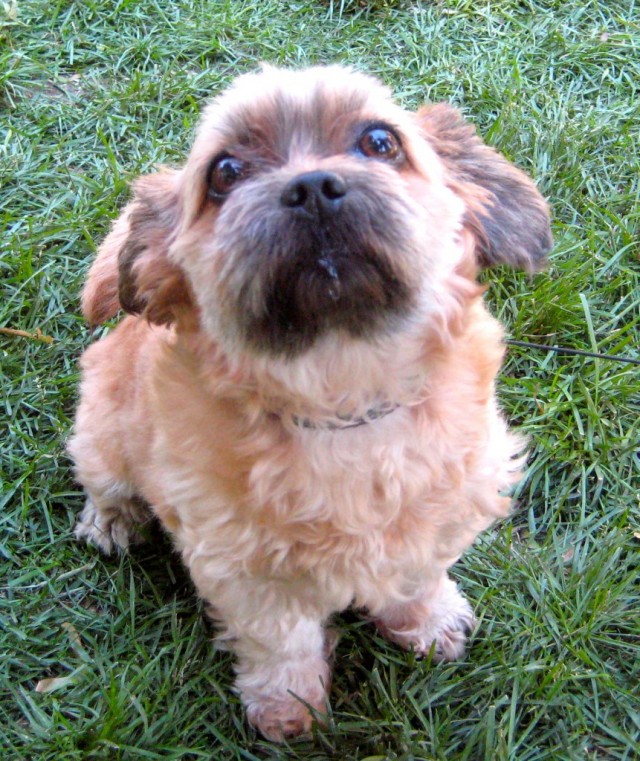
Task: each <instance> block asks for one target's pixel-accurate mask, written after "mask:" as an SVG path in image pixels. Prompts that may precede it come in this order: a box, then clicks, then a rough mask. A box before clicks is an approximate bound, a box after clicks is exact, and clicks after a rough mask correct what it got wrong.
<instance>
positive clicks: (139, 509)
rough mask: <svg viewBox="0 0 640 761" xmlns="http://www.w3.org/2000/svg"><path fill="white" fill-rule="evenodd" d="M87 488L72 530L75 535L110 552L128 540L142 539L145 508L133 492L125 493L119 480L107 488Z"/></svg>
mask: <svg viewBox="0 0 640 761" xmlns="http://www.w3.org/2000/svg"><path fill="white" fill-rule="evenodd" d="M86 491H87V500H86V502H85V506H84V509H83V510H82V512H81V513H80V517H79V519H78V522H77V523H76V527H75V530H74V534H75V536H76V538H77V539H84V540H85V541H86V542H89V543H90V544H94V545H95V546H96V547H98V548H99V549H100V550H102V552H104V553H105V554H107V555H110V554H111V553H112V552H113V551H114V550H125V549H126V548H127V547H128V546H129V545H130V544H140V543H141V542H143V541H144V537H143V534H142V533H141V530H140V529H141V527H142V526H143V524H144V523H146V522H148V520H149V511H148V509H147V508H146V506H145V505H144V503H143V502H142V501H141V500H140V499H139V498H137V497H136V496H133V495H129V496H127V494H126V491H125V490H124V489H123V488H122V485H120V484H114V485H113V488H112V489H111V490H110V492H107V493H102V494H98V493H97V492H95V491H89V490H86Z"/></svg>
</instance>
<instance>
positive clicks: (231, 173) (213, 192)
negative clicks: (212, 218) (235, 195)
mask: <svg viewBox="0 0 640 761" xmlns="http://www.w3.org/2000/svg"><path fill="white" fill-rule="evenodd" d="M246 174H247V164H246V162H244V161H243V160H242V159H239V158H237V157H236V156H230V155H229V154H224V155H222V156H219V157H218V158H217V159H214V160H213V162H212V163H211V167H210V168H209V197H210V198H213V200H215V201H221V200H222V199H223V198H224V197H225V196H226V195H228V194H229V193H230V192H231V190H232V189H233V186H234V185H235V184H236V183H237V182H239V181H240V180H241V179H242V178H243V177H245V176H246Z"/></svg>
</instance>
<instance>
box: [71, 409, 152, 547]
mask: <svg viewBox="0 0 640 761" xmlns="http://www.w3.org/2000/svg"><path fill="white" fill-rule="evenodd" d="M85 423H86V421H85V420H83V418H81V417H79V418H78V421H77V425H76V431H75V435H74V436H73V437H72V438H71V440H70V441H69V443H68V445H67V449H68V451H69V454H70V455H71V456H72V457H73V459H74V460H75V464H76V467H75V473H76V478H77V480H78V481H79V482H80V483H81V484H82V486H83V487H84V490H85V493H86V495H87V500H86V502H85V506H84V509H83V510H82V512H81V513H80V517H79V519H78V522H77V524H76V528H75V532H74V533H75V535H76V537H77V538H78V539H83V540H85V541H86V542H89V543H90V544H94V545H95V546H96V547H98V548H99V549H100V550H102V552H104V553H105V554H107V555H110V554H111V553H112V552H113V551H114V550H124V549H126V548H127V547H128V546H129V545H130V544H139V543H140V542H142V541H143V536H142V534H141V532H140V528H141V526H142V525H143V524H145V523H147V522H148V521H149V518H150V511H149V509H148V507H147V506H146V505H145V503H144V502H143V501H142V500H141V499H139V498H138V497H137V496H136V494H135V490H134V487H133V486H132V485H131V484H130V483H129V481H128V480H127V478H126V467H125V462H124V459H123V457H122V452H121V451H118V448H117V447H116V445H115V443H114V441H113V439H110V438H107V437H105V436H103V435H102V432H101V431H100V429H99V428H97V427H96V426H95V425H91V426H90V425H86V424H85Z"/></svg>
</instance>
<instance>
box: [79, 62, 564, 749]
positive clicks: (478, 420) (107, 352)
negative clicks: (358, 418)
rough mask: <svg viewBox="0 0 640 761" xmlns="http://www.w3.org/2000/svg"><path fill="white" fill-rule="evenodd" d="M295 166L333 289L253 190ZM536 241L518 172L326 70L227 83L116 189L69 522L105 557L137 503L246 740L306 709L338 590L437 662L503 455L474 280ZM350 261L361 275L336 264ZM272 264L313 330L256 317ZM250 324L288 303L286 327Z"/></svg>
mask: <svg viewBox="0 0 640 761" xmlns="http://www.w3.org/2000/svg"><path fill="white" fill-rule="evenodd" d="M374 120H375V121H376V122H384V124H390V125H392V126H393V129H394V130H395V131H396V132H397V133H398V134H399V135H401V139H402V147H403V150H404V159H403V162H402V164H401V165H400V164H396V165H391V164H390V163H389V162H385V161H378V160H376V159H370V158H363V157H361V156H359V155H357V154H354V153H353V151H351V150H350V146H351V144H352V142H353V140H354V138H353V135H354V134H355V133H356V132H355V131H357V129H359V128H360V127H359V125H361V124H369V123H371V122H372V121H374ZM349 141H351V143H349ZM221 151H228V152H230V153H233V154H234V155H241V156H243V157H248V158H247V161H249V162H250V166H251V167H254V168H255V169H254V173H253V174H252V175H251V176H250V177H249V178H248V179H246V180H243V181H242V182H241V183H239V184H238V186H237V187H236V188H234V189H233V190H232V192H231V193H230V195H229V196H228V198H227V199H226V200H225V201H224V203H222V204H216V203H213V202H212V201H211V200H210V198H209V196H208V194H207V181H208V180H207V177H208V171H209V169H208V168H209V166H210V164H211V160H212V158H213V157H215V156H217V155H219V154H220V153H221ZM317 169H320V170H322V171H326V172H336V173H340V176H343V177H345V178H346V182H347V184H349V183H351V184H350V185H349V187H350V188H354V190H353V192H352V191H351V190H350V194H351V195H349V197H348V199H347V200H348V201H349V204H351V205H350V206H349V207H348V210H349V218H348V220H346V221H340V222H339V224H340V225H341V226H340V227H337V228H336V229H335V230H333V232H332V238H331V239H332V240H334V241H335V240H338V239H340V238H339V235H340V234H342V233H341V231H343V232H344V236H345V240H347V243H345V244H344V246H343V248H344V250H342V249H341V250H340V251H339V252H338V253H339V256H340V257H341V258H339V260H338V266H339V267H340V268H341V272H340V277H341V278H342V279H343V282H344V284H345V285H344V287H345V288H347V294H346V296H344V299H343V300H342V301H339V303H338V305H337V306H336V305H335V298H336V297H335V295H334V294H332V295H330V296H327V295H326V292H325V291H326V290H327V289H326V288H323V286H322V282H323V281H319V280H318V278H319V277H321V273H319V271H316V269H314V267H315V265H314V264H313V262H311V264H308V263H305V264H304V266H303V265H302V264H300V265H299V266H298V265H296V266H292V261H295V257H296V256H298V249H297V243H296V241H298V240H300V238H298V237H296V236H294V235H291V236H289V237H287V236H288V235H289V233H288V230H290V229H291V227H292V226H293V222H290V221H289V217H283V216H282V215H283V214H284V212H283V211H282V209H281V205H279V204H278V203H277V196H278V193H279V192H280V191H279V189H280V188H281V187H283V185H284V184H285V183H287V182H290V180H291V178H292V177H296V176H298V175H300V173H304V172H308V171H310V170H317ZM365 188H366V189H365ZM274 197H275V198H276V201H274V200H273V199H274ZM372 208H375V214H373V212H371V209H372ZM287 213H288V212H287ZM385 215H386V219H385ZM344 216H345V217H346V214H345V215H344ZM341 219H342V217H341ZM316 222H317V224H320V222H318V221H317V220H316ZM296 224H297V225H298V224H299V223H298V222H296ZM322 224H325V222H322ZM331 224H333V222H332V223H331ZM336 225H338V222H336ZM358 225H359V226H358ZM296 229H298V228H296ZM305 230H306V228H302V227H300V228H299V230H298V232H297V233H296V235H305V234H307V233H306V232H305ZM389 230H392V231H393V235H390V234H389V233H388V231H389ZM300 231H301V232H300ZM385 231H386V232H385ZM309 234H311V233H309ZM314 234H315V233H314ZM314 240H315V238H314ZM323 240H324V238H323ZM281 241H284V242H281ZM550 242H551V241H550V235H549V220H548V211H547V207H546V204H545V203H544V201H543V200H542V198H541V197H540V195H539V194H538V192H537V191H536V189H535V187H534V185H533V184H532V183H531V182H530V180H528V178H526V176H525V175H524V174H523V173H521V172H520V171H519V170H517V169H515V167H513V166H512V165H510V164H509V163H508V162H507V161H506V160H505V159H504V158H503V157H501V156H500V155H499V154H497V153H496V152H495V151H493V149H490V148H488V147H487V146H485V145H484V144H483V143H482V142H481V141H480V139H479V138H478V137H477V136H476V135H475V132H474V131H473V129H472V128H471V127H469V126H468V125H466V124H465V123H464V122H463V121H462V119H461V117H460V116H459V114H458V113H457V112H456V111H455V110H454V109H452V108H451V107H449V106H444V105H442V106H431V107H426V108H425V109H422V110H421V111H419V112H418V113H417V114H411V113H408V112H406V111H403V110H402V109H400V108H399V107H398V106H397V105H395V104H394V103H393V101H392V100H391V98H390V96H389V93H388V92H387V90H386V88H384V87H383V86H381V85H380V84H379V83H377V82H376V81H375V80H373V79H370V78H368V77H366V76H365V75H363V74H359V73H356V72H353V71H350V70H346V69H342V68H339V67H326V68H323V67H317V68H314V69H310V70H306V71H302V72H291V71H281V70H276V69H272V68H265V69H264V70H263V71H262V72H260V73H258V74H252V75H245V76H244V77H241V78H240V79H239V80H237V82H236V83H235V84H234V85H233V86H232V87H231V88H230V89H229V90H228V91H227V92H225V93H223V94H222V95H221V96H219V97H218V98H217V99H215V100H214V101H213V103H212V104H211V105H210V106H209V107H208V108H207V110H206V111H205V113H204V117H203V121H202V123H201V126H200V129H199V131H198V134H197V137H196V141H195V144H194V147H193V149H192V151H191V154H190V156H189V158H188V160H187V162H186V164H185V165H184V167H182V168H181V169H179V170H164V171H162V172H159V173H158V174H155V175H151V176H148V177H145V178H141V179H140V180H138V181H137V183H136V184H135V185H134V197H133V199H132V201H131V202H130V203H129V205H128V206H127V207H126V208H125V210H124V211H123V213H122V215H121V217H120V218H119V219H118V220H117V221H116V222H115V224H114V227H113V230H112V232H111V233H110V235H109V236H108V237H107V238H106V240H105V241H104V243H103V244H102V246H101V248H100V250H99V252H98V256H97V259H96V261H95V262H94V264H93V266H92V268H91V271H90V273H89V277H88V281H87V285H86V286H85V290H84V293H83V311H84V314H85V316H86V317H87V318H88V320H89V321H90V322H91V323H94V324H95V323H98V322H101V321H103V320H105V319H107V318H108V317H110V316H112V315H113V314H114V313H115V312H116V311H117V309H118V308H119V306H120V305H122V306H123V307H124V308H125V309H126V310H128V311H129V312H131V313H132V315H130V316H127V317H126V318H125V319H124V320H123V321H122V322H121V323H120V325H119V326H118V327H117V329H115V330H114V331H113V332H111V333H110V334H109V335H108V336H107V337H106V338H104V339H102V340H101V341H98V342H96V343H95V344H93V345H92V346H91V347H90V348H89V349H88V350H87V351H86V353H85V354H84V356H83V358H82V360H81V366H82V385H81V400H80V405H79V408H78V412H77V417H76V423H75V431H74V435H73V438H72V439H71V441H70V443H69V451H70V452H71V454H72V456H73V458H74V460H75V463H76V474H77V478H78V480H79V481H80V483H82V485H83V486H84V488H85V490H86V492H87V503H86V506H85V508H84V511H83V513H82V515H81V517H80V520H79V523H78V526H77V528H76V535H77V536H78V537H81V538H84V539H87V540H88V541H91V542H93V543H94V544H96V545H98V546H99V547H100V548H101V549H102V550H103V551H105V552H110V551H112V550H113V549H114V548H124V547H126V546H127V544H128V543H129V541H136V540H138V539H139V538H140V536H139V534H138V533H137V530H136V526H137V525H138V524H139V523H140V522H142V521H144V520H145V511H147V510H148V511H150V513H152V514H153V515H155V516H157V517H158V518H159V520H160V521H161V523H162V525H163V526H164V527H165V529H166V530H167V531H168V532H169V533H170V534H171V535H172V537H173V539H174V541H175V544H176V547H177V548H178V549H179V551H180V552H181V554H182V558H183V560H184V563H185V565H186V566H187V568H188V569H189V572H190V574H191V576H192V578H193V580H194V582H195V584H196V587H197V589H198V592H199V594H200V595H201V596H202V597H203V598H204V599H205V600H206V601H207V603H208V604H209V606H210V610H211V614H212V616H213V617H214V618H215V620H216V621H217V622H218V623H219V625H220V637H221V638H222V639H224V640H226V641H227V643H228V646H229V647H231V648H232V649H233V650H234V652H235V653H236V656H237V682H236V685H237V688H238V690H239V692H240V694H241V697H242V700H243V702H244V704H245V706H246V708H247V715H248V718H249V720H250V721H251V722H252V723H253V724H254V725H255V726H256V727H257V728H258V729H259V730H260V731H261V732H262V733H263V734H264V735H265V736H266V737H268V738H272V739H275V740H277V739H280V738H281V737H282V736H283V735H295V734H299V733H300V732H303V731H306V730H308V729H309V727H310V725H311V721H312V718H313V715H315V717H316V718H320V719H321V716H322V714H323V712H324V711H325V710H326V700H327V693H328V690H329V682H330V667H329V657H330V653H331V650H332V648H333V638H332V636H330V635H328V634H327V631H326V629H325V626H326V623H327V621H328V619H329V617H330V616H331V615H332V614H333V613H335V612H337V611H341V610H343V609H345V608H346V607H348V606H350V605H353V606H356V607H357V608H362V609H364V610H366V611H367V614H368V615H369V616H371V618H372V619H373V620H375V621H376V623H377V625H378V626H379V628H380V631H381V632H383V633H384V634H385V635H386V636H388V637H389V638H390V639H392V640H393V641H395V642H398V643H399V644H400V645H401V646H403V647H406V648H414V649H415V650H416V651H417V652H419V653H429V652H432V653H433V656H434V658H435V659H456V658H459V657H461V655H462V653H463V650H464V642H465V639H466V636H467V635H468V633H469V632H470V631H471V629H472V628H473V625H474V617H473V614H472V612H471V608H470V606H469V604H468V603H467V602H466V600H464V598H463V597H462V596H461V595H460V593H459V592H458V591H457V589H456V586H455V584H454V583H453V582H452V581H451V580H450V579H449V578H448V576H447V569H448V568H449V567H450V566H451V565H452V564H453V563H454V562H455V561H456V560H457V559H458V558H459V557H460V555H461V554H462V553H463V552H464V550H465V549H466V548H467V547H468V546H469V545H470V544H471V542H472V541H473V539H474V538H475V536H476V535H477V534H478V533H479V532H480V531H482V530H483V529H485V528H486V527H487V526H489V525H490V524H491V522H492V521H494V520H495V519H496V518H499V517H500V516H504V515H506V514H507V512H508V510H509V504H510V500H509V498H508V496H506V495H507V493H508V491H509V489H510V487H511V486H512V485H513V483H514V482H515V480H516V479H517V478H518V475H519V470H520V465H521V458H520V456H519V453H521V450H522V441H521V440H520V439H519V438H518V437H517V436H515V435H513V434H511V433H509V432H508V430H507V427H506V424H505V422H504V421H503V418H502V416H501V415H500V413H499V411H498V409H497V406H496V403H495V398H494V378H495V376H496V374H497V372H498V370H499V367H500V363H501V360H502V355H503V347H502V331H501V328H500V326H499V324H498V323H497V322H496V321H495V320H494V319H493V318H492V317H490V316H489V314H488V313H487V311H486V309H485V307H484V305H483V303H482V298H481V296H482V288H481V287H479V286H478V285H477V283H476V281H475V277H476V274H477V272H478V270H479V268H480V267H481V266H486V265H488V264H495V263H506V264H510V265H512V266H521V267H525V268H527V269H530V270H533V269H536V268H538V267H540V266H541V265H542V264H543V262H544V257H545V255H546V253H547V251H548V249H549V246H550ZM300 245H302V244H300ZM332 245H334V246H335V244H334V243H332ZM341 245H342V244H341ZM311 248H313V247H311ZM356 249H357V250H356ZM306 250H307V249H305V251H306ZM351 252H353V254H354V257H355V258H354V259H353V260H352V259H351V258H350V257H351ZM356 254H357V255H358V256H360V259H358V257H357V256H356ZM306 255H307V254H305V256H306ZM363 256H365V257H366V261H368V262H373V263H372V265H371V266H372V267H374V268H375V270H376V272H379V273H381V274H380V278H381V284H380V287H379V289H378V290H377V291H371V292H369V291H367V290H366V283H362V281H361V280H358V271H359V270H358V271H356V270H357V267H356V265H355V264H354V261H356V260H357V261H361V260H362V261H364V259H362V257H363ZM359 266H360V265H358V267H359ZM278 267H282V268H284V269H282V270H277V268H278ZM274 268H275V269H274ZM305 268H306V269H305ZM276 270H277V271H276ZM279 272H287V273H289V274H287V277H292V278H299V280H296V282H295V288H293V289H292V290H291V295H290V297H289V298H290V299H293V300H295V299H298V301H297V302H296V305H295V308H296V310H297V311H296V312H295V318H296V319H298V318H305V315H306V317H307V318H308V320H309V321H310V323H311V327H312V328H313V330H311V329H310V328H309V326H308V325H307V326H298V327H296V326H297V325H298V323H296V322H295V320H294V318H293V317H291V316H290V314H289V312H288V311H287V310H288V309H289V308H290V307H291V309H293V307H292V306H291V305H290V304H289V303H287V304H284V305H280V307H279V308H280V309H281V312H282V314H283V316H282V318H281V316H280V313H278V315H276V316H274V315H273V314H272V313H271V312H270V311H269V309H270V307H269V305H270V304H272V303H273V299H271V300H269V298H267V296H266V294H267V292H270V289H271V292H273V289H274V288H275V289H276V291H277V289H278V288H281V287H282V285H280V284H279V283H281V280H282V278H280V279H279V277H280V276H279V274H278V273H279ZM318 283H320V284H319V285H318ZM274 284H275V285H274ZM380 288H383V289H386V290H387V291H389V292H393V294H395V295H397V299H396V302H397V303H396V302H394V301H393V299H391V298H382V296H380V297H379V296H378V295H377V294H378V293H381V291H380ZM396 288H397V290H394V289H396ZM349 289H352V290H349ZM363 293H368V294H369V296H367V297H366V298H365V297H364V296H362V295H361V294H363ZM300 294H302V295H300ZM305 294H307V296H306V297H305ZM354 294H355V295H354ZM305 298H306V301H305ZM341 298H342V297H341ZM367 298H368V299H370V305H371V306H370V309H371V310H375V311H376V314H375V319H373V318H371V319H369V318H370V315H369V313H368V312H367V309H366V303H365V304H364V306H363V299H364V301H365V302H366V299H367ZM329 299H333V302H330V301H329ZM356 302H357V303H356ZM400 302H401V305H400V306H398V304H400ZM325 306H326V309H325ZM330 309H333V312H332V316H331V319H328V318H325V312H328V311H329V310H330ZM283 310H284V311H283ZM300 310H302V311H300ZM254 313H255V314H254ZM258 316H259V317H260V319H261V320H262V321H260V320H258V319H257V318H258ZM361 316H362V317H361ZM254 317H255V319H254ZM270 319H273V320H275V319H283V320H288V319H291V320H293V322H292V323H291V324H293V325H294V328H292V329H291V330H289V329H287V330H289V332H291V331H293V333H294V335H293V337H292V338H290V337H289V336H288V333H287V330H284V329H283V328H282V325H280V326H279V327H278V330H276V329H275V328H274V327H273V326H270V325H269V324H268V323H269V320H270ZM303 321H304V320H303ZM361 321H364V322H366V323H367V325H368V328H367V330H366V331H364V330H359V327H358V325H359V323H360V322H361ZM283 324H284V323H283ZM285 327H286V326H285ZM256 331H263V332H258V333H257V334H256ZM256 335H257V336H258V339H259V338H260V336H263V337H264V342H261V341H260V340H258V339H256ZM301 336H302V337H301ZM376 400H391V401H392V402H393V403H394V404H397V405H398V408H397V409H396V410H395V411H394V412H393V413H392V414H389V415H386V416H385V417H383V418H381V419H379V420H376V421H374V422H371V423H369V424H367V425H362V426H359V427H356V428H353V429H348V430H339V431H334V430H328V429H326V428H323V427H322V426H318V427H315V428H313V429H306V428H303V427H300V426H297V425H296V424H295V419H296V418H295V416H296V415H302V416H307V417H311V418H315V419H318V420H322V419H324V418H326V417H334V418H335V417H336V416H340V415H342V414H345V413H350V412H353V411H355V412H356V413H358V412H362V411H363V410H366V409H368V408H369V407H371V406H372V404H374V403H375V402H376Z"/></svg>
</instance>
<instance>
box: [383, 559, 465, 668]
mask: <svg viewBox="0 0 640 761" xmlns="http://www.w3.org/2000/svg"><path fill="white" fill-rule="evenodd" d="M374 616H375V620H376V624H377V626H378V628H379V629H380V631H381V633H382V634H384V636H385V637H387V638H388V639H390V640H391V641H393V642H396V643H397V644H399V645H400V646H401V647H404V648H406V649H407V650H409V649H413V650H415V651H416V653H418V654H419V655H428V654H429V653H430V652H431V651H433V660H434V661H454V660H458V659H459V658H461V657H462V655H463V654H464V649H465V644H466V641H467V637H468V636H469V635H470V634H471V632H472V631H473V629H474V627H475V623H476V621H475V617H474V615H473V612H472V610H471V607H470V605H469V603H468V602H467V600H466V599H465V598H464V597H463V596H462V595H461V594H460V592H459V591H458V587H457V586H456V584H455V582H454V581H452V580H451V579H450V578H449V577H448V576H447V574H446V573H443V574H442V575H441V576H439V577H438V578H433V577H432V578H430V579H428V580H426V581H425V582H424V584H423V586H422V587H421V589H420V593H419V594H418V595H417V596H416V597H415V598H413V599H411V600H409V601H406V602H401V603H393V604H391V605H389V606H387V607H385V608H383V609H382V610H380V611H376V612H375V613H374Z"/></svg>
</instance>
